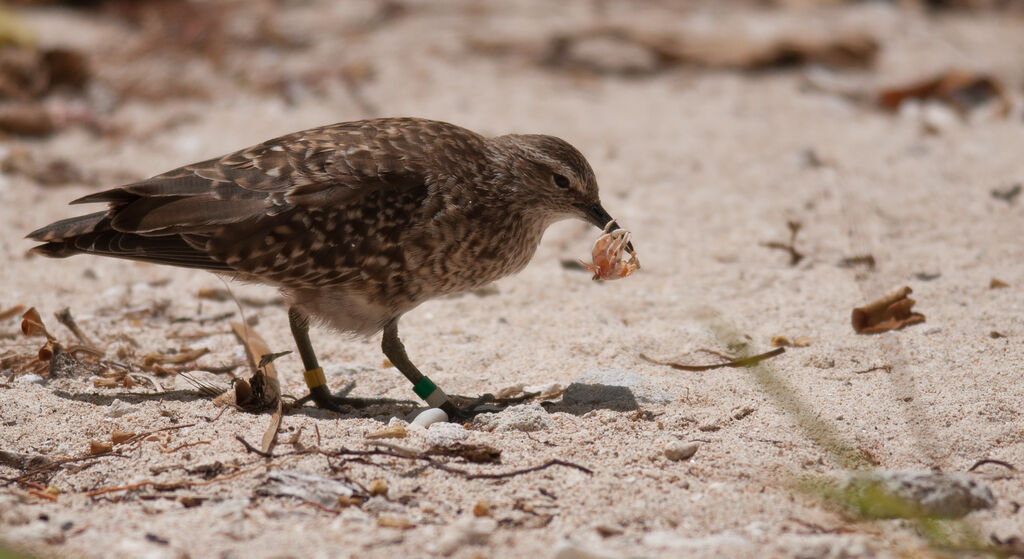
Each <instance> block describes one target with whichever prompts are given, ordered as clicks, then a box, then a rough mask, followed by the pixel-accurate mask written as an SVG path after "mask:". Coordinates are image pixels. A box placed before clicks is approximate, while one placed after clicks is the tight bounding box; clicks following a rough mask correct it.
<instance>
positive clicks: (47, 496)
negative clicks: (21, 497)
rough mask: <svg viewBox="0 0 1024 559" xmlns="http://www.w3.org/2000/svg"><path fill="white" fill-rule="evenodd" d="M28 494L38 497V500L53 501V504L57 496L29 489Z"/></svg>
mask: <svg viewBox="0 0 1024 559" xmlns="http://www.w3.org/2000/svg"><path fill="white" fill-rule="evenodd" d="M28 494H29V495H34V496H36V497H39V498H40V499H47V500H49V501H53V502H55V503H56V502H57V496H56V495H54V494H52V493H47V492H45V491H40V490H38V489H29V490H28Z"/></svg>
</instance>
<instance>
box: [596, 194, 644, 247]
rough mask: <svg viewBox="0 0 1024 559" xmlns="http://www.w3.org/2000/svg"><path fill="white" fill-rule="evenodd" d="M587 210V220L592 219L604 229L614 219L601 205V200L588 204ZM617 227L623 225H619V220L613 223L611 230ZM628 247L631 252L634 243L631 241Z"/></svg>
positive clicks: (599, 227) (598, 226)
mask: <svg viewBox="0 0 1024 559" xmlns="http://www.w3.org/2000/svg"><path fill="white" fill-rule="evenodd" d="M586 212H587V220H588V221H590V223H593V224H594V225H595V226H597V228H598V229H600V230H602V231H603V230H604V228H605V227H607V226H608V222H609V221H612V220H613V219H614V218H612V216H611V215H610V214H609V213H608V212H607V211H605V209H604V207H603V206H602V205H601V202H595V203H593V204H591V205H590V206H587V208H586ZM616 229H621V227H619V222H617V221H616V222H615V223H613V224H612V228H611V229H610V230H611V231H615V230H616ZM626 248H627V249H628V250H629V251H630V252H633V243H629V244H628V245H626Z"/></svg>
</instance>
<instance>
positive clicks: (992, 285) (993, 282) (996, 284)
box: [988, 278, 1010, 289]
mask: <svg viewBox="0 0 1024 559" xmlns="http://www.w3.org/2000/svg"><path fill="white" fill-rule="evenodd" d="M1004 287H1010V284H1008V283H1006V282H1005V281H1003V280H1001V279H999V278H992V279H990V280H988V288H989V289H1002V288H1004Z"/></svg>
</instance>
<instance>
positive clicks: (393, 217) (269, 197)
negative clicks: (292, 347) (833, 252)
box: [28, 118, 612, 418]
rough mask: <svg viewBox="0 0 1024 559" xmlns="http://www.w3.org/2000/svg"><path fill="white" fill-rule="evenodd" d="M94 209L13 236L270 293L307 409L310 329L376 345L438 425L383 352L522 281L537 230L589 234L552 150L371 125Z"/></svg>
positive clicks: (152, 185) (111, 197)
mask: <svg viewBox="0 0 1024 559" xmlns="http://www.w3.org/2000/svg"><path fill="white" fill-rule="evenodd" d="M72 203H73V204H86V203H106V204H107V208H106V209H105V210H102V211H98V212H95V213H91V214H87V215H83V216H79V217H73V218H70V219H65V220H61V221H58V222H55V223H52V224H50V225H47V226H46V227H43V228H41V229H38V230H36V231H34V232H32V233H30V234H29V235H28V237H29V238H31V239H33V240H36V241H40V242H42V243H44V244H42V245H39V246H37V247H35V249H34V250H35V251H36V252H38V253H41V254H43V255H46V256H51V257H66V256H70V255H73V254H80V253H85V254H98V255H103V256H114V257H119V258H128V259H133V260H141V261H145V262H154V263H158V264H169V265H173V266H183V267H190V268H201V269H204V270H210V271H213V272H217V273H222V274H227V275H230V276H232V277H235V278H239V279H241V280H245V281H252V282H259V283H264V284H270V285H274V286H277V287H278V288H279V289H280V290H281V292H282V293H283V295H284V297H285V300H286V302H287V304H288V306H289V310H288V318H289V323H290V325H291V330H292V334H293V335H294V337H295V343H296V345H297V347H298V350H299V355H300V357H301V359H302V363H303V365H304V367H305V369H306V372H305V380H306V384H307V385H308V386H309V389H310V396H311V397H312V399H313V401H314V402H315V403H316V405H317V406H319V407H321V408H327V409H333V410H340V409H341V408H342V407H343V406H346V405H348V404H351V403H353V399H347V398H340V397H337V396H334V395H332V394H331V392H330V390H329V389H328V387H327V383H326V380H325V377H324V373H323V369H321V367H320V365H319V363H318V361H317V357H316V354H315V353H314V351H313V347H312V345H311V344H310V340H309V324H310V319H313V320H316V321H318V322H320V323H323V324H325V325H327V326H329V327H331V328H334V329H335V330H339V331H341V332H348V333H356V334H362V335H373V334H376V333H377V332H380V331H382V330H383V333H384V334H383V340H382V343H381V348H382V349H383V351H384V354H385V355H386V356H387V357H388V359H390V360H391V362H392V363H393V364H394V365H395V367H397V368H398V370H399V371H401V372H402V374H404V375H405V376H406V378H408V379H409V380H410V381H411V382H412V383H413V390H414V391H415V393H416V394H417V395H419V396H420V397H421V398H423V399H424V400H425V401H426V402H427V403H428V404H430V405H431V406H434V407H440V408H441V409H443V410H444V411H445V412H446V413H448V416H449V417H450V418H457V417H464V416H465V414H466V413H469V410H466V409H465V408H461V407H459V406H457V405H456V404H455V403H454V402H453V401H452V399H451V398H450V397H449V396H448V395H446V394H445V393H444V392H443V391H442V390H441V389H439V388H438V387H437V386H436V385H435V384H434V383H433V382H431V380H430V379H429V378H427V377H426V376H424V375H423V374H422V373H421V372H420V371H419V370H418V369H417V368H416V366H415V365H413V363H412V361H410V359H409V357H408V356H407V355H406V352H405V348H404V346H403V345H402V342H401V340H400V339H399V337H398V321H399V319H400V318H401V317H402V315H403V314H405V313H407V312H409V311H410V310H412V309H414V308H415V307H416V306H417V305H419V304H420V303H423V302H424V301H426V300H428V299H431V298H434V297H439V296H442V295H449V294H453V293H458V292H461V291H466V290H469V289H474V288H477V287H480V286H483V285H485V284H488V283H490V282H493V281H495V280H497V279H499V278H502V277H504V276H508V275H510V274H514V273H516V272H519V271H520V270H522V269H523V268H524V267H525V266H526V264H527V263H528V262H529V261H530V259H531V258H532V257H533V254H534V252H535V250H536V248H537V245H538V244H539V243H540V240H541V237H542V236H543V234H544V231H545V230H546V229H547V228H548V226H549V225H551V224H552V223H555V222H556V221H559V220H562V219H566V218H578V219H582V220H584V221H587V222H589V223H591V224H593V225H595V226H596V227H598V228H599V229H604V228H605V226H606V225H607V224H608V223H609V222H610V221H612V218H611V216H609V215H608V212H606V211H605V209H604V208H603V207H602V206H601V202H600V199H599V196H598V186H597V180H596V178H595V177H594V171H593V170H592V169H591V167H590V164H589V163H587V160H586V159H585V158H584V157H583V155H581V154H580V152H579V151H577V150H576V149H575V148H574V147H572V146H571V145H569V144H568V143H567V142H565V141H564V140H561V139H559V138H556V137H553V136H544V135H533V134H526V135H519V134H509V135H505V136H498V137H493V138H487V137H484V136H482V135H480V134H477V133H475V132H472V131H470V130H467V129H465V128H461V127H459V126H455V125H452V124H448V123H445V122H439V121H432V120H424V119H418V118H382V119H374V120H362V121H355V122H344V123H339V124H333V125H329V126H323V127H320V128H313V129H310V130H304V131H301V132H295V133H293V134H288V135H286V136H281V137H279V138H275V139H273V140H269V141H266V142H263V143H261V144H258V145H255V146H252V147H249V148H246V149H243V150H240V151H237V152H234V153H231V154H228V155H225V156H223V157H218V158H215V159H209V160H207V161H203V162H200V163H194V164H191V165H186V166H184V167H180V168H178V169H175V170H173V171H169V172H167V173H164V174H161V175H157V176H155V177H152V178H149V179H146V180H143V181H140V182H136V183H132V184H128V185H125V186H121V187H118V188H114V189H111V190H106V191H104V192H99V193H96V194H91V195H89V196H85V197H83V198H79V199H77V200H75V201H73V202H72Z"/></svg>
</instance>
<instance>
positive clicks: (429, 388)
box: [412, 377, 448, 408]
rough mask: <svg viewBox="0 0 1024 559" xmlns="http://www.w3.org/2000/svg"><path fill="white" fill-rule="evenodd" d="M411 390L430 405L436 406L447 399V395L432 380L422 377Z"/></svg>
mask: <svg viewBox="0 0 1024 559" xmlns="http://www.w3.org/2000/svg"><path fill="white" fill-rule="evenodd" d="M412 391H413V392H415V393H416V395H417V396H419V397H420V398H422V399H423V400H424V401H426V402H427V403H428V404H430V405H431V406H433V407H435V408H437V407H440V406H441V405H442V404H444V403H445V402H447V401H448V395H447V394H445V393H444V391H443V390H441V389H440V388H438V387H437V385H436V384H434V381H432V380H430V379H429V378H427V377H423V378H421V379H420V380H419V382H417V383H416V384H415V385H414V386H413V387H412Z"/></svg>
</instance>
